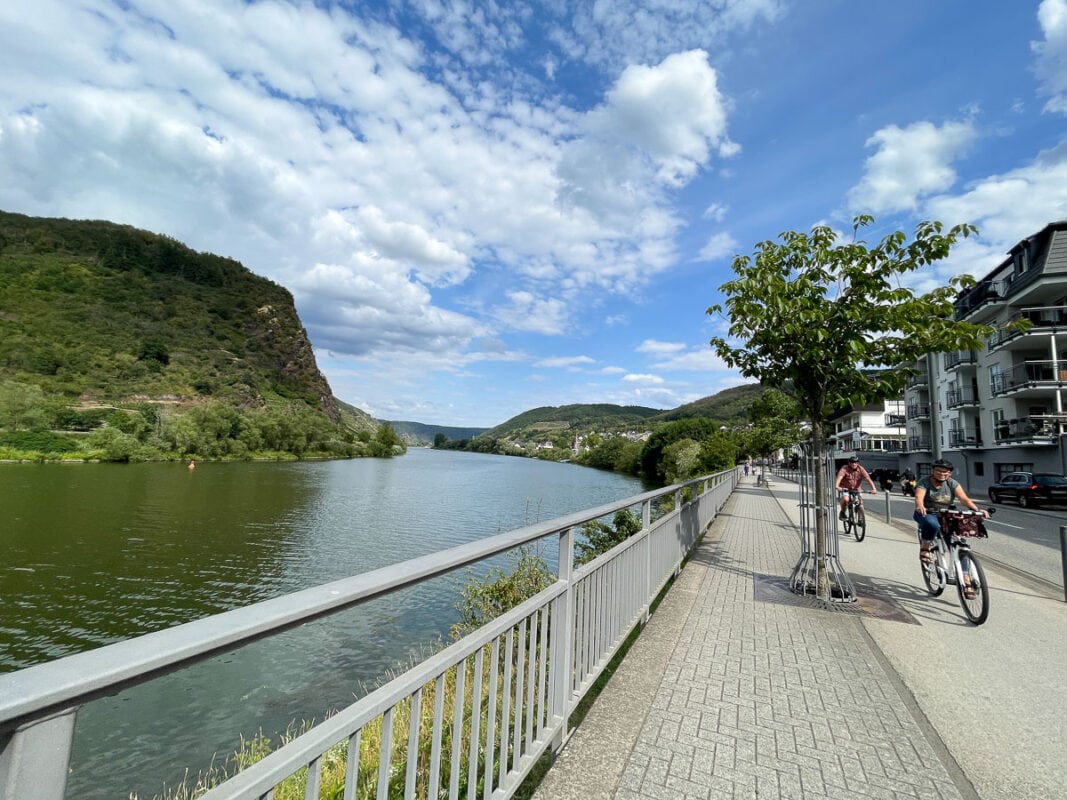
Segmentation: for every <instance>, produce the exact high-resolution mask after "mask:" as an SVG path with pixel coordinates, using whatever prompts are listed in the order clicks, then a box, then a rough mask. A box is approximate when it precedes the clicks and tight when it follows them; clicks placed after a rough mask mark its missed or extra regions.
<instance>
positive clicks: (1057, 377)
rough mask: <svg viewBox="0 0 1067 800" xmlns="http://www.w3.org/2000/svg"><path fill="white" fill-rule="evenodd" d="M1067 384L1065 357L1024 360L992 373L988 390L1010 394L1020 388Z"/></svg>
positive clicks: (1053, 387) (1066, 362)
mask: <svg viewBox="0 0 1067 800" xmlns="http://www.w3.org/2000/svg"><path fill="white" fill-rule="evenodd" d="M1064 384H1067V359H1063V360H1060V361H1026V362H1024V363H1022V364H1016V365H1015V366H1014V367H1012V368H1011V369H1007V370H1004V371H1002V372H999V373H996V374H993V375H991V376H990V379H989V390H990V391H991V392H992V393H993V395H994V396H995V395H999V394H1010V393H1011V392H1015V391H1018V390H1020V389H1030V388H1048V389H1055V388H1059V387H1062V386H1063V385H1064Z"/></svg>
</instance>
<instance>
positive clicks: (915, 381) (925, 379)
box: [904, 370, 930, 389]
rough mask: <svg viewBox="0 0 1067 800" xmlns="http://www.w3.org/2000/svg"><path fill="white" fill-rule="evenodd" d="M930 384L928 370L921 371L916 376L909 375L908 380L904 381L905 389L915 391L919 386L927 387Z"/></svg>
mask: <svg viewBox="0 0 1067 800" xmlns="http://www.w3.org/2000/svg"><path fill="white" fill-rule="evenodd" d="M929 383H930V376H929V375H927V374H926V370H920V371H919V372H916V373H915V374H914V375H909V376H908V377H907V380H905V381H904V388H906V389H915V388H917V387H919V386H926V385H927V384H929Z"/></svg>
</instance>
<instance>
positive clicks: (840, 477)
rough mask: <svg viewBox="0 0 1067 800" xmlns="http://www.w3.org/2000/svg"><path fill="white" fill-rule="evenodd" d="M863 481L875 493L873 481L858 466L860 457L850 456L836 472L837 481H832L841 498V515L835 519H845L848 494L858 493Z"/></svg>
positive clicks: (865, 471) (876, 488) (875, 488)
mask: <svg viewBox="0 0 1067 800" xmlns="http://www.w3.org/2000/svg"><path fill="white" fill-rule="evenodd" d="M864 481H867V483H869V484H870V486H871V491H872V492H877V491H878V487H876V486H875V485H874V481H873V480H872V479H871V476H870V475H869V474H868V473H867V470H865V469H864V468H863V467H862V466H861V465H860V457H859V456H852V457H851V458H849V460H848V463H847V464H845V465H844V466H843V467H841V469H839V470H838V471H837V480H835V481H834V488H835V489H837V491H838V492H839V497H840V498H841V513H840V514H838V516H837V518H838V519H841V520H843V519H844V518H845V509H846V508H848V493H849V492H858V491H859V490H860V486H861V485H862V483H863V482H864Z"/></svg>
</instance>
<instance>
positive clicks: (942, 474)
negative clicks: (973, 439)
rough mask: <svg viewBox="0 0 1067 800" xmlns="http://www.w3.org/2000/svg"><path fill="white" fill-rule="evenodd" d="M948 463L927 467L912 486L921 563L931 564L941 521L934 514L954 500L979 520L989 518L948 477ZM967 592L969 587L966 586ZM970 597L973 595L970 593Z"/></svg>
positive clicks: (959, 485)
mask: <svg viewBox="0 0 1067 800" xmlns="http://www.w3.org/2000/svg"><path fill="white" fill-rule="evenodd" d="M953 469H955V468H954V467H953V466H952V462H950V461H945V460H944V459H939V460H937V461H935V462H934V463H933V464H932V466H931V472H930V474H929V475H927V476H926V477H925V478H920V479H919V481H918V482H917V483H916V484H915V513H914V514H913V515H912V516H913V517H914V519H915V521H916V522H918V523H919V536H920V538H921V540H922V541H921V542H920V543H919V558H920V559H922V561H923V563H924V564H929V563H931V562H933V560H934V556H933V554H932V553H931V552H930V547H931V546H932V545H933V542H934V539H935V538H936V537H938V536H940V535H941V521H940V520H939V519H938V518H937V513H936V512H937V511H943V510H944V509H946V508H948V507H949V506H950V505H951V504H952V503H953V502H954V501H956V500H958V501H959V502H960V503H962V504H963V505H965V506H967V508H970V509H972V510H974V511H981V512H982V516H983V517H987V518H988V517H989V512H988V511H984V510H982V509H980V508H978V506H977V505H975V502H974V501H973V500H972V499H971V498H969V497H968V496H967V492H965V491H964V490H963V486H962V485H961V484H960V482H959V481H958V480H956V479H955V478H953V477H952V470H953ZM966 591H967V592H971V589H970V587H969V586H968V587H966ZM971 596H973V592H971Z"/></svg>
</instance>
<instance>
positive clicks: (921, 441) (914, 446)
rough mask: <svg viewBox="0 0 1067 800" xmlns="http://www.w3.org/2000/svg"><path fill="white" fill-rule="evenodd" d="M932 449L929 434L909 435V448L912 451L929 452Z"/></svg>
mask: <svg viewBox="0 0 1067 800" xmlns="http://www.w3.org/2000/svg"><path fill="white" fill-rule="evenodd" d="M931 449H932V445H931V439H930V437H929V436H909V437H908V450H910V451H912V452H916V451H919V452H929V451H930V450H931Z"/></svg>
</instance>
